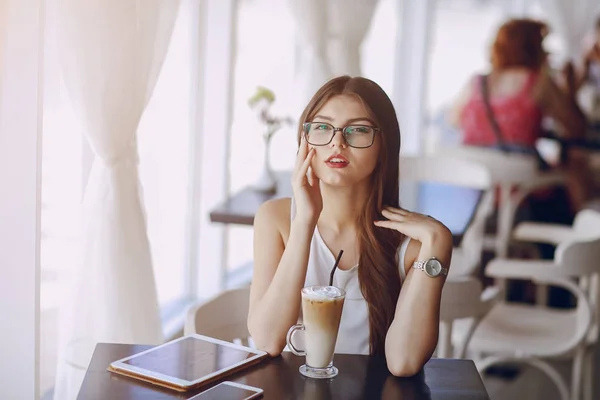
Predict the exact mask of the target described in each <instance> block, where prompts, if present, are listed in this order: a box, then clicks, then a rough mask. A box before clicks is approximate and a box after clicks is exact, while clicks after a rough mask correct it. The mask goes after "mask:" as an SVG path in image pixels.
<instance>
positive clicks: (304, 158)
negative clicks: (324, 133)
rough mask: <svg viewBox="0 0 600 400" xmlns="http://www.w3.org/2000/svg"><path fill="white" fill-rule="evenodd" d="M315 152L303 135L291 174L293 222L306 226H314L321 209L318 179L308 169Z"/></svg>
mask: <svg viewBox="0 0 600 400" xmlns="http://www.w3.org/2000/svg"><path fill="white" fill-rule="evenodd" d="M314 156H315V150H314V149H313V148H311V149H309V146H308V143H307V141H306V138H305V137H304V135H302V139H301V140H300V148H299V149H298V156H297V157H296V166H295V167H294V173H293V174H292V189H293V190H294V200H295V202H296V216H295V217H294V218H295V220H297V221H300V222H305V223H308V224H316V223H317V220H318V219H319V215H320V214H321V210H322V209H323V199H322V197H321V188H320V186H319V179H318V178H317V176H316V175H315V173H314V172H313V170H312V168H310V163H311V161H312V160H313V158H314Z"/></svg>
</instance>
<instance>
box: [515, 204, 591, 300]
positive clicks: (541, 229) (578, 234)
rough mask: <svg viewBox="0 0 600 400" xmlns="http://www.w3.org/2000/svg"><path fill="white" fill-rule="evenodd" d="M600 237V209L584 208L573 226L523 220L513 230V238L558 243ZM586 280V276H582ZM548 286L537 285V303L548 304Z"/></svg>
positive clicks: (523, 240) (576, 217)
mask: <svg viewBox="0 0 600 400" xmlns="http://www.w3.org/2000/svg"><path fill="white" fill-rule="evenodd" d="M594 237H600V211H595V210H582V211H580V212H579V213H577V215H576V216H575V220H574V221H573V226H566V225H560V224H549V223H539V222H522V223H520V224H519V225H517V226H516V227H515V229H514V230H513V239H516V240H519V241H522V242H535V243H547V244H552V245H558V244H559V243H561V242H565V241H569V240H573V239H578V238H579V239H585V238H590V239H591V238H594ZM582 279H583V280H584V282H585V278H582ZM547 300H548V287H547V286H546V285H538V286H537V287H536V303H537V304H538V305H541V306H543V305H546V304H547Z"/></svg>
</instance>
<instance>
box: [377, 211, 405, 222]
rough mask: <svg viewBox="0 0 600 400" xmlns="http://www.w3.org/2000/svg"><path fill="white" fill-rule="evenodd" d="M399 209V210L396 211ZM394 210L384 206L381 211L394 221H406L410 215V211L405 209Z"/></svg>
mask: <svg viewBox="0 0 600 400" xmlns="http://www.w3.org/2000/svg"><path fill="white" fill-rule="evenodd" d="M395 210H398V211H395ZM395 210H394V211H392V210H390V209H389V208H384V209H383V210H382V211H381V214H382V215H383V216H384V217H386V218H387V219H389V220H392V221H404V220H405V219H406V217H408V212H406V211H404V210H399V209H395Z"/></svg>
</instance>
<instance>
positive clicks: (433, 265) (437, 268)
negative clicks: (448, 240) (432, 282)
mask: <svg viewBox="0 0 600 400" xmlns="http://www.w3.org/2000/svg"><path fill="white" fill-rule="evenodd" d="M425 272H426V273H427V275H429V276H438V275H439V274H440V272H442V264H440V262H439V261H438V260H436V259H435V258H432V259H431V260H427V262H426V263H425Z"/></svg>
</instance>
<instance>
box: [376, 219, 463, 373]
mask: <svg viewBox="0 0 600 400" xmlns="http://www.w3.org/2000/svg"><path fill="white" fill-rule="evenodd" d="M406 213H407V214H406V215H404V216H400V217H398V215H397V214H396V215H391V214H389V213H386V212H384V213H383V215H384V216H385V217H386V218H388V219H389V220H390V221H385V223H387V227H390V228H392V226H393V228H392V229H397V230H399V231H401V232H403V233H404V234H406V235H407V236H409V237H411V238H412V239H414V240H411V242H410V244H409V246H408V250H407V252H406V256H405V260H404V261H405V267H406V269H407V270H408V273H407V277H406V280H405V281H404V284H403V285H402V290H401V291H400V296H399V297H398V302H397V304H396V313H395V315H394V320H393V321H392V324H391V325H390V328H389V330H388V333H387V336H386V340H385V356H386V360H387V365H388V369H389V370H390V372H391V373H392V374H393V375H395V376H412V375H415V374H416V373H418V372H419V371H420V370H421V369H422V368H423V365H425V363H426V362H427V361H428V360H429V359H430V358H431V355H432V354H433V352H434V350H435V347H436V346H437V342H438V332H439V324H440V302H441V298H442V288H443V286H444V282H445V279H446V277H445V276H443V275H439V276H437V277H435V278H430V277H429V276H427V274H425V272H423V271H420V270H415V269H413V268H412V264H413V262H414V261H419V260H427V259H429V258H431V257H435V258H437V259H438V260H439V261H440V263H441V264H442V266H443V267H444V268H448V267H449V266H450V259H451V256H452V233H451V232H450V231H449V230H448V228H446V227H445V226H444V225H442V224H441V223H440V222H439V221H436V220H434V219H433V218H431V217H426V216H424V215H421V214H417V213H408V212H406ZM377 225H379V226H385V225H383V224H382V223H377Z"/></svg>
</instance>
